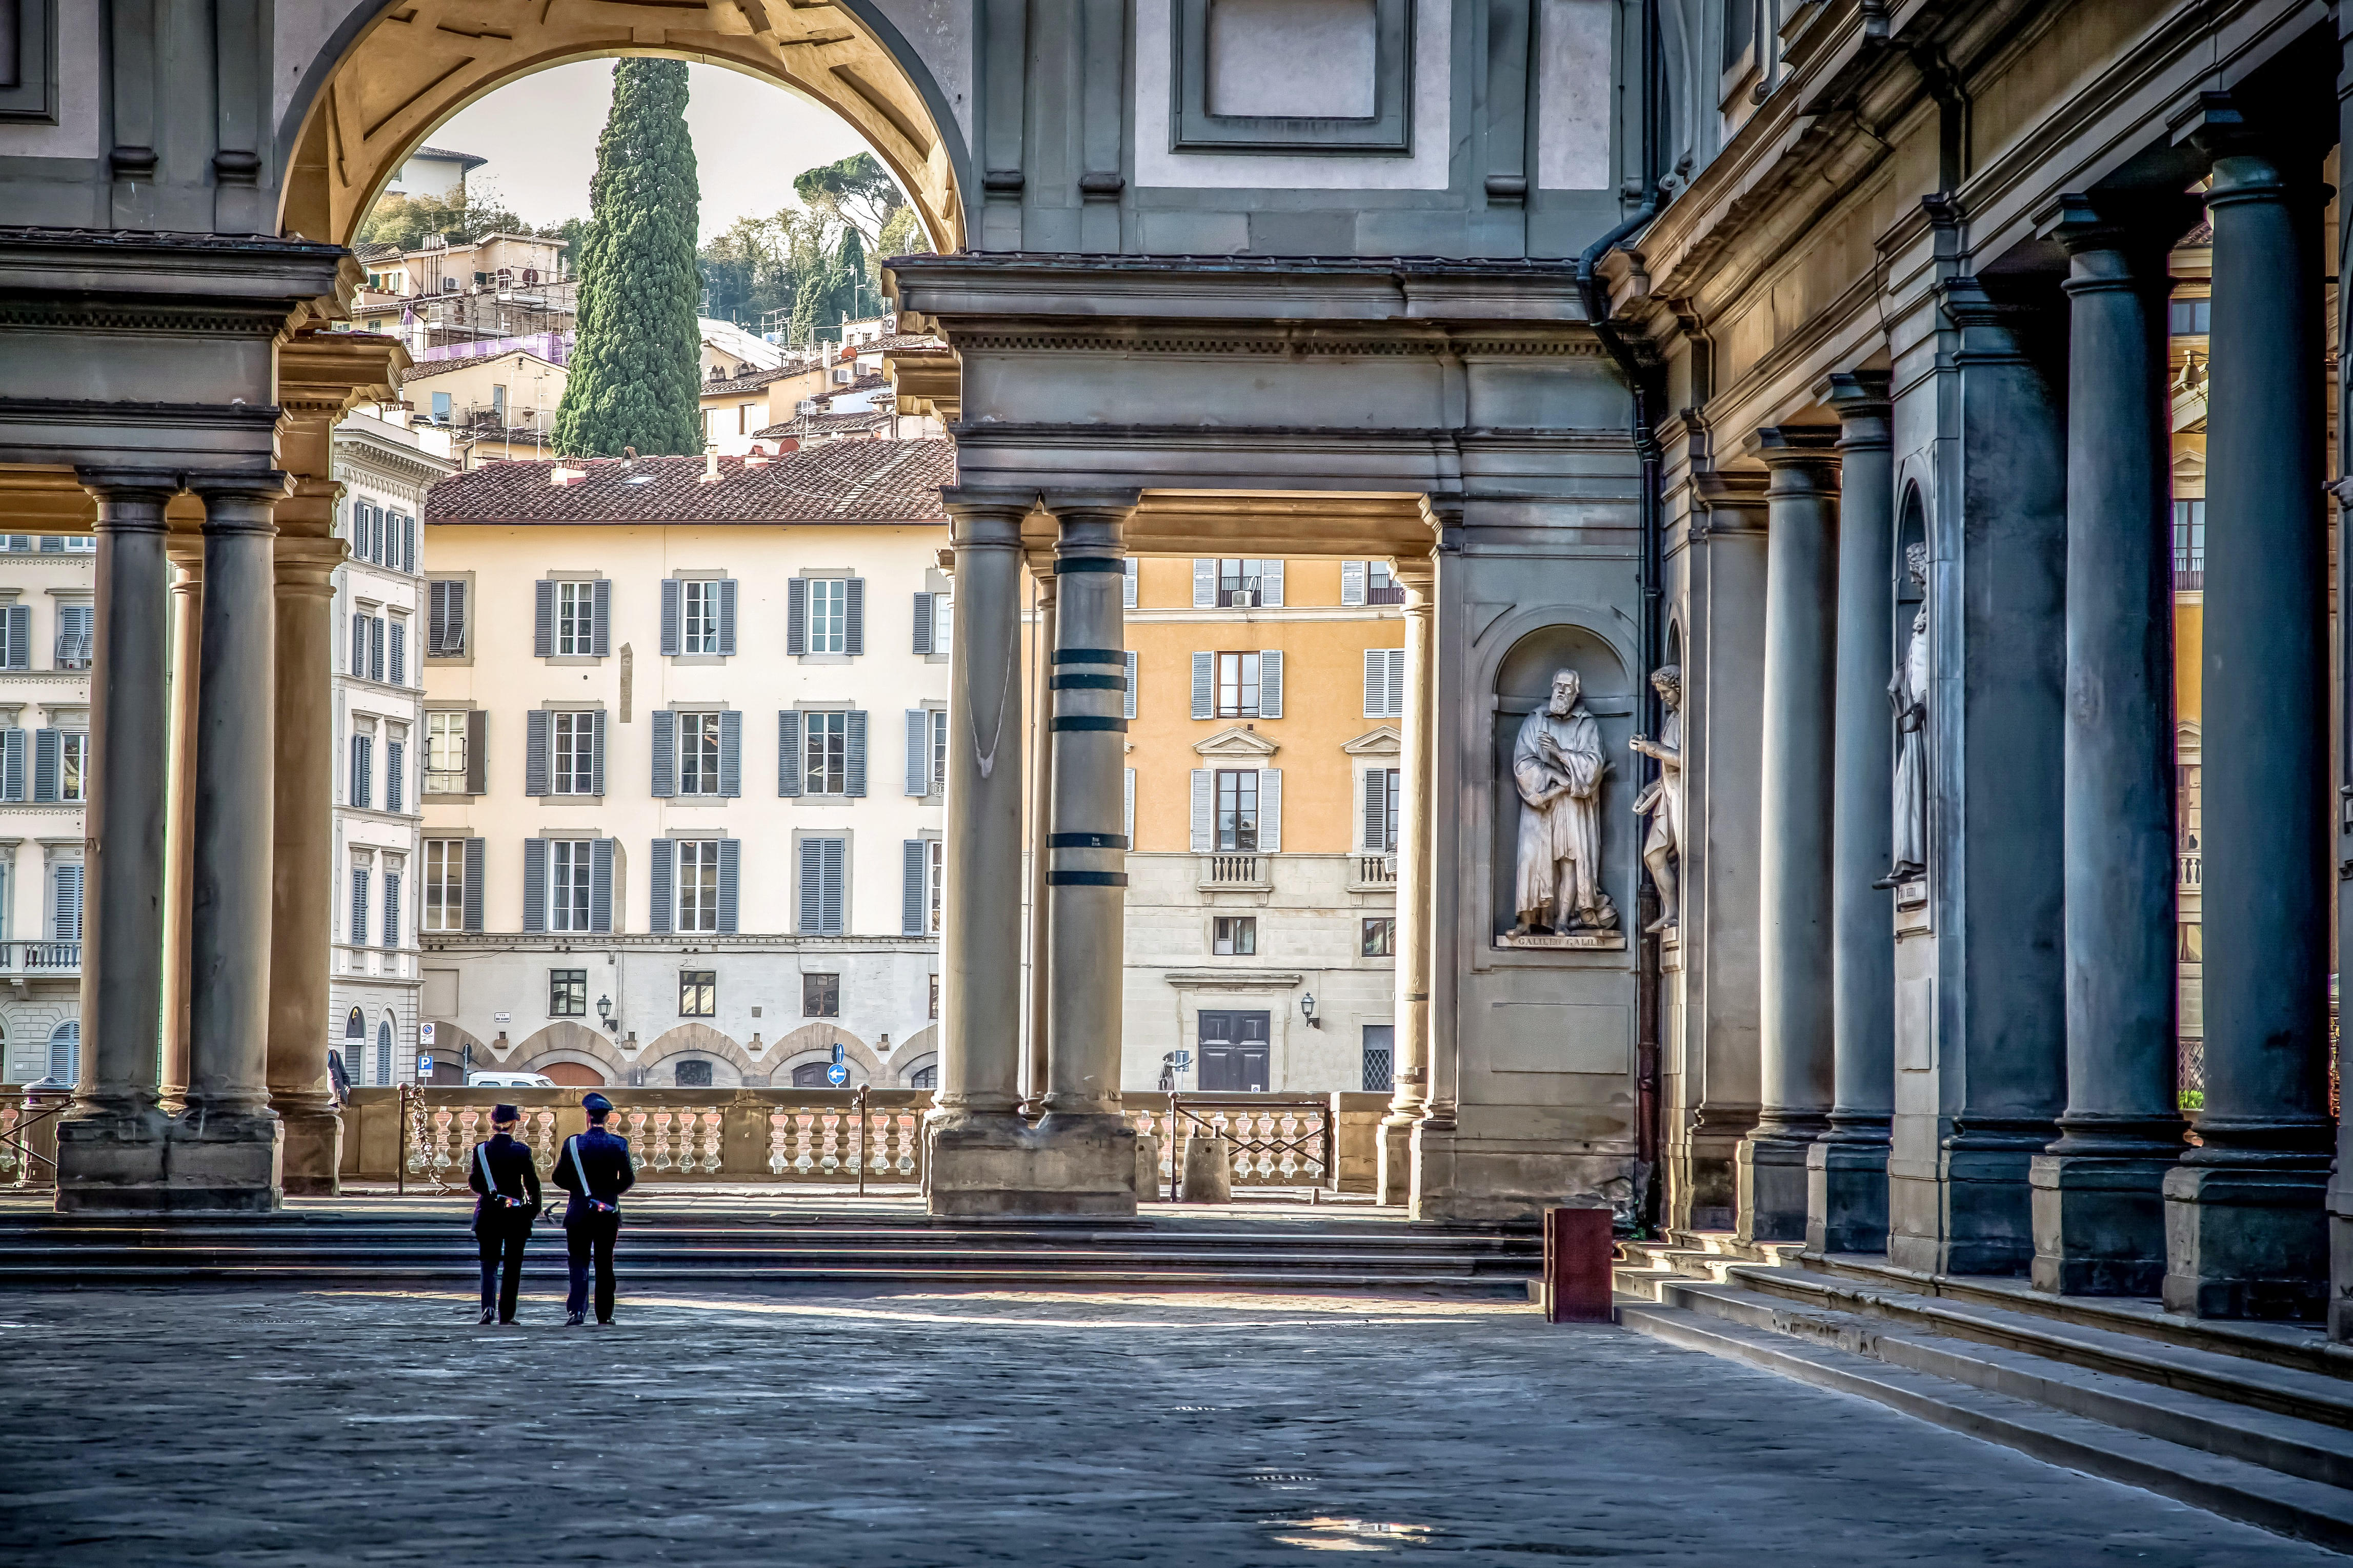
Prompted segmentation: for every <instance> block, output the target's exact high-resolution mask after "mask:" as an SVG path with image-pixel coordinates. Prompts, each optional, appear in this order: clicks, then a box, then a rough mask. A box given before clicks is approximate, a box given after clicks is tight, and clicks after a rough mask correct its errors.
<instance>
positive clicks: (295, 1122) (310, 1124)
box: [279, 1106, 343, 1198]
mask: <svg viewBox="0 0 2353 1568" xmlns="http://www.w3.org/2000/svg"><path fill="white" fill-rule="evenodd" d="M279 1119H280V1121H283V1122H285V1124H286V1161H285V1173H284V1177H283V1180H284V1183H285V1191H286V1195H287V1196H288V1197H290V1198H332V1197H333V1196H334V1195H335V1194H337V1193H339V1192H341V1191H342V1190H343V1185H342V1171H343V1114H342V1113H341V1112H340V1111H338V1110H335V1109H334V1108H333V1107H332V1106H330V1107H328V1108H327V1109H325V1110H281V1111H280V1112H279Z"/></svg>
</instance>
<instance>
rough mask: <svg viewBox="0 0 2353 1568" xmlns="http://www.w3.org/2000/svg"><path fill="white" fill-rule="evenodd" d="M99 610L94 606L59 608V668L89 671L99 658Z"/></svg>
mask: <svg viewBox="0 0 2353 1568" xmlns="http://www.w3.org/2000/svg"><path fill="white" fill-rule="evenodd" d="M97 636H98V609H97V606H95V605H58V646H57V668H59V669H88V668H90V665H91V663H92V661H93V660H94V659H95V658H96V657H97V649H96V646H95V645H96V641H97Z"/></svg>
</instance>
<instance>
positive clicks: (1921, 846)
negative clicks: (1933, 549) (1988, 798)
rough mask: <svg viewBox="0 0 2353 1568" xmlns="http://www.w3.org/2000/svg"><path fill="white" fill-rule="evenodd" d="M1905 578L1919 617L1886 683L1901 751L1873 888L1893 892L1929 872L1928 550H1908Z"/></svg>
mask: <svg viewBox="0 0 2353 1568" xmlns="http://www.w3.org/2000/svg"><path fill="white" fill-rule="evenodd" d="M1904 573H1905V576H1907V577H1909V578H1910V579H1911V580H1912V586H1913V587H1915V589H1917V590H1919V593H1920V613H1919V614H1917V615H1915V616H1913V617H1912V640H1911V641H1910V642H1908V643H1906V644H1905V648H1904V658H1903V661H1902V662H1901V663H1899V664H1898V665H1896V667H1895V674H1894V676H1893V677H1892V678H1891V679H1889V680H1888V682H1887V701H1888V705H1889V706H1890V707H1892V708H1894V710H1895V723H1896V727H1897V728H1898V729H1899V730H1900V731H1902V733H1903V742H1902V746H1903V749H1902V750H1901V751H1899V752H1897V753H1896V756H1895V823H1894V828H1895V832H1894V841H1895V844H1894V850H1895V853H1894V865H1893V866H1891V867H1889V868H1888V871H1887V875H1885V876H1884V877H1882V878H1881V879H1879V880H1877V881H1876V882H1873V884H1872V886H1873V887H1874V888H1893V887H1895V886H1897V885H1898V884H1900V883H1904V882H1912V881H1917V880H1918V879H1920V878H1921V877H1923V876H1925V875H1926V874H1927V870H1928V732H1927V724H1928V547H1927V546H1926V545H1925V544H1913V545H1907V546H1905V551H1904Z"/></svg>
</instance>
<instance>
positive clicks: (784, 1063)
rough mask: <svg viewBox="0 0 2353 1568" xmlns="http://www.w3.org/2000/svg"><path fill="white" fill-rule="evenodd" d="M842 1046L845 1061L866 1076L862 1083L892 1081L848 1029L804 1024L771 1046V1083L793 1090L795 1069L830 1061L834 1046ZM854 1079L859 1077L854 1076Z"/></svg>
mask: <svg viewBox="0 0 2353 1568" xmlns="http://www.w3.org/2000/svg"><path fill="white" fill-rule="evenodd" d="M836 1046H839V1047H841V1055H842V1059H843V1060H845V1061H847V1062H849V1063H850V1064H851V1065H852V1066H854V1067H855V1068H857V1071H858V1073H862V1074H863V1075H864V1079H863V1081H864V1082H866V1083H869V1084H875V1085H880V1084H882V1083H885V1082H887V1081H889V1079H890V1077H891V1074H890V1069H889V1068H885V1067H884V1066H883V1065H882V1058H880V1057H878V1056H876V1055H875V1054H874V1052H873V1050H872V1048H871V1047H869V1046H868V1045H867V1044H866V1042H865V1041H863V1040H861V1039H860V1038H859V1037H857V1036H855V1035H853V1034H851V1033H850V1032H849V1030H847V1029H844V1028H840V1027H838V1026H835V1025H832V1024H828V1023H815V1024H803V1025H802V1026H800V1027H799V1028H797V1029H795V1030H794V1031H793V1032H792V1033H791V1034H789V1035H784V1036H780V1037H778V1038H777V1040H776V1044H775V1045H773V1046H771V1047H768V1062H769V1074H770V1076H769V1079H768V1081H769V1082H771V1083H773V1084H775V1085H776V1087H778V1088H779V1089H787V1088H790V1087H791V1085H792V1081H793V1068H797V1067H799V1066H801V1065H802V1064H804V1063H807V1062H812V1061H825V1060H829V1059H831V1058H832V1056H833V1047H836ZM852 1077H853V1078H856V1077H857V1074H853V1075H852Z"/></svg>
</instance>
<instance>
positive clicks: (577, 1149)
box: [555, 1094, 638, 1327]
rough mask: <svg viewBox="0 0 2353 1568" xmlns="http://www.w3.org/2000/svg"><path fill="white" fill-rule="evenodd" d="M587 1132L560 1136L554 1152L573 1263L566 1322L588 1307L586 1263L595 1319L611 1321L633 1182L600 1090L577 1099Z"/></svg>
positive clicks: (625, 1144)
mask: <svg viewBox="0 0 2353 1568" xmlns="http://www.w3.org/2000/svg"><path fill="white" fill-rule="evenodd" d="M580 1109H581V1110H585V1111H586V1112H587V1113H588V1131H586V1132H575V1133H574V1134H573V1135H572V1136H571V1137H569V1138H566V1139H565V1141H564V1147H563V1149H562V1150H561V1151H559V1152H557V1154H556V1156H555V1184H556V1185H557V1186H559V1187H562V1188H563V1189H564V1190H565V1192H567V1193H570V1194H572V1200H571V1202H569V1203H567V1204H566V1205H565V1206H564V1245H565V1251H566V1253H567V1254H568V1255H569V1257H570V1261H571V1266H572V1290H571V1293H570V1295H568V1296H567V1297H565V1302H564V1314H565V1315H564V1321H565V1326H566V1327H576V1326H577V1325H579V1324H580V1323H581V1322H582V1321H585V1320H586V1315H587V1310H588V1265H589V1262H590V1260H591V1258H593V1259H594V1260H595V1262H596V1321H598V1322H599V1323H610V1322H611V1321H613V1242H614V1240H615V1238H616V1237H618V1236H619V1235H620V1233H621V1205H620V1197H621V1194H623V1193H626V1192H628V1190H629V1188H630V1187H632V1186H634V1185H635V1184H637V1180H638V1173H637V1172H636V1171H635V1170H634V1169H632V1168H631V1166H630V1164H629V1141H628V1139H626V1138H621V1137H617V1136H616V1135H615V1134H613V1133H611V1132H607V1131H605V1119H606V1118H607V1116H610V1115H611V1114H612V1113H613V1102H612V1101H611V1100H607V1099H606V1098H605V1097H604V1096H603V1095H601V1094H589V1095H586V1096H584V1097H583V1098H582V1099H581V1101H580Z"/></svg>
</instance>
